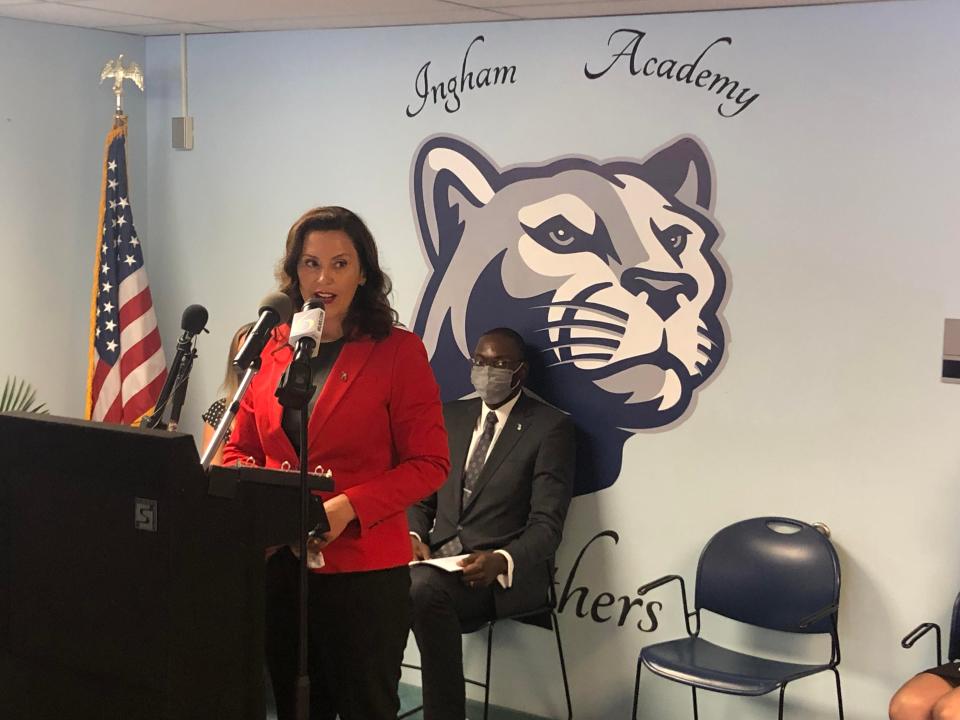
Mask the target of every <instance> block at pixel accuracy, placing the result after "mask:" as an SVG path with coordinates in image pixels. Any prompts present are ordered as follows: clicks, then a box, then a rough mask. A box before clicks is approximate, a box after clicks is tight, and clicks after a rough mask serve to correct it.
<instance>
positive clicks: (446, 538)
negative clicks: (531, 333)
mask: <svg viewBox="0 0 960 720" xmlns="http://www.w3.org/2000/svg"><path fill="white" fill-rule="evenodd" d="M472 362H473V367H472V370H471V373H470V379H471V381H472V382H473V386H474V387H475V388H476V390H477V393H478V394H479V396H480V398H479V399H472V400H458V401H455V402H451V403H447V404H446V405H444V408H443V414H444V420H445V422H446V426H447V435H448V437H449V443H450V462H451V468H450V475H449V476H448V478H447V481H446V483H445V484H444V485H443V486H442V487H441V488H440V490H439V491H437V493H436V494H435V495H433V496H431V497H429V498H427V499H426V500H424V501H423V502H420V503H418V504H417V505H415V506H413V507H412V508H410V509H409V510H408V511H407V515H408V519H409V521H410V531H411V532H410V534H411V542H412V544H413V554H414V557H415V558H416V559H419V560H425V559H428V558H430V557H431V556H433V557H448V556H454V555H466V557H465V558H463V559H462V560H460V563H459V564H460V566H461V567H462V568H463V572H462V573H459V572H455V573H450V572H446V571H444V570H441V569H438V568H436V567H433V566H430V565H415V566H413V567H412V568H411V598H412V601H413V633H414V636H415V637H416V640H417V645H418V646H419V647H420V659H421V666H422V668H423V717H424V720H457V719H458V718H460V719H462V718H463V717H464V712H465V703H466V699H465V691H464V684H463V683H464V681H463V652H462V645H461V639H460V628H461V622H469V621H476V620H486V619H490V618H495V617H506V616H509V615H515V614H517V613H523V612H525V611H530V610H535V609H536V608H538V607H541V606H543V605H544V603H545V601H546V599H547V592H548V587H549V585H550V583H551V582H552V566H553V556H554V553H555V552H556V550H557V546H558V545H559V544H560V537H561V535H562V532H563V522H564V519H565V517H566V514H567V508H568V507H569V505H570V496H571V493H572V489H573V475H574V460H575V457H574V430H573V423H572V422H571V420H570V418H569V417H567V416H566V415H564V414H563V413H562V412H560V411H559V410H557V409H555V408H553V407H551V406H549V405H546V404H544V403H542V402H540V401H538V400H535V399H534V398H532V397H531V396H529V395H527V394H526V393H524V392H523V391H522V388H523V383H524V381H525V380H526V378H527V363H526V361H525V348H524V343H523V339H522V338H521V337H520V335H519V334H517V333H516V332H515V331H513V330H510V329H507V328H497V329H495V330H490V331H489V332H487V333H486V334H485V335H483V336H482V337H481V338H480V340H479V342H478V343H477V347H476V350H475V351H474V354H473V358H472Z"/></svg>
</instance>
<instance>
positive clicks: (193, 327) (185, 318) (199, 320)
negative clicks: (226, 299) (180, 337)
mask: <svg viewBox="0 0 960 720" xmlns="http://www.w3.org/2000/svg"><path fill="white" fill-rule="evenodd" d="M209 317H210V315H209V314H208V313H207V309H206V308H205V307H204V306H203V305H188V306H187V309H186V310H184V311H183V315H181V316H180V329H181V330H185V331H186V332H188V333H191V334H192V335H197V334H199V333H201V332H203V329H204V328H205V327H206V326H207V318H209Z"/></svg>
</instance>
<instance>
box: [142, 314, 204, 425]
mask: <svg viewBox="0 0 960 720" xmlns="http://www.w3.org/2000/svg"><path fill="white" fill-rule="evenodd" d="M193 338H194V333H191V332H190V331H188V330H185V331H184V332H183V335H181V336H180V339H179V340H178V341H177V354H176V355H174V356H173V363H172V364H171V365H170V372H169V373H167V379H166V380H164V381H163V387H162V388H161V389H160V396H159V397H158V398H157V402H156V404H155V405H154V406H153V414H152V415H150V417H148V418H146V419H144V421H143V422H141V423H140V426H141V427H146V428H156V427H157V426H158V425H160V420H161V418H162V417H163V411H164V410H165V409H166V405H167V400H169V399H170V393H171V392H172V391H173V387H174V384H175V383H176V381H177V379H178V378H179V377H180V366H181V365H182V364H183V358H184V356H186V355H188V354H190V353H192V354H193V357H196V356H197V354H196V350H192V349H191V343H192V342H193ZM190 363H191V364H192V363H193V358H191V359H190ZM189 372H190V370H187V373H189Z"/></svg>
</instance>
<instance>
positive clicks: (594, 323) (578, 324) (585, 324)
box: [534, 319, 627, 336]
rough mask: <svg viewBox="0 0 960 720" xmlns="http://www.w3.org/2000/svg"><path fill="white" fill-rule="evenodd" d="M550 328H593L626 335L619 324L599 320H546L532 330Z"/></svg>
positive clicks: (547, 329) (537, 330)
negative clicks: (546, 321) (542, 324)
mask: <svg viewBox="0 0 960 720" xmlns="http://www.w3.org/2000/svg"><path fill="white" fill-rule="evenodd" d="M552 328H573V329H576V328H592V329H594V330H607V331H609V332H612V333H615V334H617V335H620V336H623V335H626V333H627V329H626V328H625V327H623V326H621V325H615V324H613V323H605V322H601V321H600V320H576V319H574V320H556V321H554V322H548V323H547V324H546V325H544V326H543V327H541V328H537V329H536V330H534V332H547V331H549V330H550V329H552Z"/></svg>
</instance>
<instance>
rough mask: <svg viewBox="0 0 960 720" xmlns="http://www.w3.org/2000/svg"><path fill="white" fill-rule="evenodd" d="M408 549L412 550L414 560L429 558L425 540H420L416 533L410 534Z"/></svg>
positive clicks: (428, 549) (428, 548)
mask: <svg viewBox="0 0 960 720" xmlns="http://www.w3.org/2000/svg"><path fill="white" fill-rule="evenodd" d="M410 549H411V550H413V559H414V560H429V559H430V546H429V545H427V544H426V543H425V542H420V540H419V539H418V538H417V536H416V535H411V536H410Z"/></svg>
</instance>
